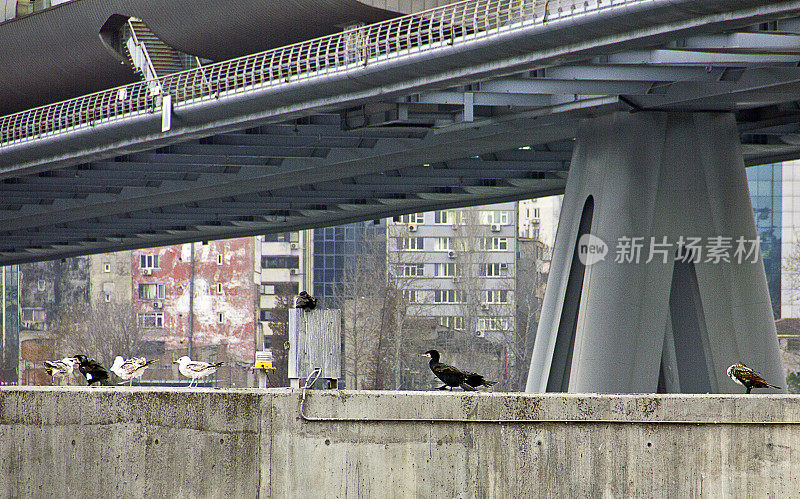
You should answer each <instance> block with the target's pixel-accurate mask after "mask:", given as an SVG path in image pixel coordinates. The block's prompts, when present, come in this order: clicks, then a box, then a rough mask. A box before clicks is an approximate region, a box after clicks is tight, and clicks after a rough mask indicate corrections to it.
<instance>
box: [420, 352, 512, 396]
mask: <svg viewBox="0 0 800 499" xmlns="http://www.w3.org/2000/svg"><path fill="white" fill-rule="evenodd" d="M423 355H425V356H426V357H428V358H430V359H431V361H430V363H429V365H430V368H431V371H433V374H434V375H435V376H436V377H437V378H439V379H440V380H442V381H443V382H444V385H442V386H440V387H439V388H438V389H439V390H445V389H447V388H448V387H450V388H455V387H457V386H459V387H461V388H462V389H463V390H466V391H470V392H471V391H475V388H477V387H479V386H487V387H489V386H492V385H494V384H495V383H497V382H496V381H486V380H485V379H483V376H481V375H480V374H477V373H473V372H470V371H462V370H460V369H457V368H455V367H453V366H451V365H448V364H444V363H442V362H439V352H437V351H436V350H428V351H427V352H425V353H424V354H423Z"/></svg>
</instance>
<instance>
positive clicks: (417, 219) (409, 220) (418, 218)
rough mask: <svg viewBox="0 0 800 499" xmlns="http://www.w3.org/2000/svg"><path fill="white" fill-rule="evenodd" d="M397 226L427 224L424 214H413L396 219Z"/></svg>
mask: <svg viewBox="0 0 800 499" xmlns="http://www.w3.org/2000/svg"><path fill="white" fill-rule="evenodd" d="M395 223H397V224H403V225H406V224H423V223H425V214H424V213H412V214H410V215H402V216H399V217H397V218H396V219H395Z"/></svg>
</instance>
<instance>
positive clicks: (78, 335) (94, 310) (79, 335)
mask: <svg viewBox="0 0 800 499" xmlns="http://www.w3.org/2000/svg"><path fill="white" fill-rule="evenodd" d="M48 329H49V330H50V331H51V333H52V335H53V337H54V339H55V348H54V350H55V353H56V355H57V356H60V357H66V356H72V355H77V354H83V355H86V356H87V357H90V358H94V359H96V360H97V361H98V362H100V363H101V364H103V365H104V366H106V367H110V366H111V364H112V363H113V361H114V357H116V356H117V355H122V356H123V357H125V358H128V357H131V356H134V355H136V354H137V353H138V352H139V348H140V344H141V341H142V336H143V330H142V329H140V328H139V326H138V324H137V323H136V314H135V312H134V310H133V307H132V306H131V304H130V303H100V304H90V305H80V306H77V305H76V306H71V307H68V308H66V309H63V311H62V312H61V313H60V314H58V316H57V317H55V319H54V320H53V321H51V323H50V324H49V327H48Z"/></svg>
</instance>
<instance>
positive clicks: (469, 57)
mask: <svg viewBox="0 0 800 499" xmlns="http://www.w3.org/2000/svg"><path fill="white" fill-rule="evenodd" d="M477 3H478V4H484V3H483V2H477ZM501 4H502V6H500V4H497V5H498V7H497V8H498V9H501V8H503V9H506V11H504V13H503V16H496V18H495V19H494V20H495V21H497V23H498V24H497V25H496V26H495V27H492V28H491V29H488V28H487V29H485V30H484V31H483V32H481V28H480V26H479V25H478V24H471V22H472V21H469V22H467V21H463V20H464V19H467V17H464V16H462V17H457V16H456V17H455V18H457V19H461V20H462V22H461V24H458V23H452V24H448V23H450V21H449V20H450V19H453V18H454V16H453V15H449V16H446V17H443V18H442V19H446V20H447V21H441V22H440V21H437V22H436V23H433V22H432V21H431V19H433V18H434V17H435V16H433V15H432V14H430V13H429V14H420V15H419V17H417V18H414V19H415V21H414V22H410V21H409V22H407V20H401V21H398V24H396V25H394V27H391V29H390V28H386V29H381V28H380V27H378V28H374V29H372V28H369V27H365V28H363V29H361V30H354V31H352V32H351V31H347V32H344V34H340V35H336V36H338V38H336V39H335V40H333V41H332V40H331V39H329V40H328V42H326V44H325V47H328V48H329V47H344V48H343V49H342V50H340V51H338V52H337V51H332V52H330V53H324V54H322V57H318V56H317V55H315V56H314V57H311V56H309V54H311V53H313V54H319V53H320V51H321V50H322V48H321V46H322V45H321V43H320V42H314V43H317V45H315V46H314V47H313V50H312V47H311V45H306V46H305V48H304V49H302V50H301V49H300V48H297V47H294V48H293V47H287V48H284V49H281V51H276V52H273V53H272V55H271V57H270V58H267V57H266V55H264V54H255V55H254V56H253V57H252V58H250V59H248V58H244V59H242V60H239V61H233V62H230V63H220V64H218V65H216V66H211V67H203V68H199V69H197V70H193V71H192V72H186V73H176V74H175V75H173V76H174V77H172V76H168V77H165V78H162V79H160V80H159V81H158V82H157V83H155V84H154V83H153V82H152V81H151V82H147V83H142V84H139V85H138V86H135V85H134V86H129V87H126V88H125V89H119V90H117V89H115V90H109V91H107V92H104V93H102V95H99V97H91V99H94V100H91V99H90V98H87V99H86V100H80V99H78V100H77V101H76V102H77V104H75V105H74V106H72V107H71V108H69V109H68V110H67V111H65V110H64V108H65V107H67V106H66V104H65V105H55V106H53V108H47V109H43V110H35V111H31V112H30V113H27V114H26V113H22V116H20V117H6V118H7V119H6V118H0V125H2V126H0V140H3V141H5V143H3V144H0V145H2V146H3V147H0V165H1V166H2V168H0V265H2V264H11V263H19V262H26V261H35V260H43V259H49V258H58V257H65V256H72V255H80V254H87V253H98V252H105V251H113V250H120V249H126V248H138V247H149V246H157V245H164V244H175V243H180V242H188V241H197V240H205V239H215V238H225V237H236V236H246V235H255V234H266V233H270V232H279V231H286V230H297V229H305V228H311V227H318V226H330V225H336V224H341V223H345V222H351V221H357V220H368V219H375V218H380V217H386V216H392V215H398V214H403V213H410V212H418V211H427V210H432V209H446V208H449V207H458V206H466V205H477V204H488V203H492V202H500V201H510V200H517V199H525V198H532V197H538V196H544V195H549V194H557V193H561V192H564V191H565V189H566V200H565V204H564V216H563V217H562V221H561V224H560V228H559V234H558V240H557V243H556V248H555V255H554V257H553V272H552V274H551V282H550V283H549V285H548V290H547V295H546V298H545V306H544V310H543V314H542V320H541V323H540V331H539V338H537V342H536V346H535V352H534V359H533V363H532V371H531V377H530V378H529V384H528V389H529V390H533V391H597V392H638V391H644V392H651V391H656V390H661V391H683V392H691V391H700V392H702V391H712V392H721V391H722V392H724V391H731V390H734V389H735V388H736V386H735V385H733V384H732V382H728V381H727V380H725V378H724V376H723V374H722V372H723V371H724V367H726V365H728V364H730V363H733V362H735V361H743V362H745V363H748V364H752V365H753V367H756V368H758V369H759V370H761V371H762V372H763V373H764V374H765V375H766V376H767V377H768V378H769V379H776V380H777V379H780V377H779V375H780V360H779V358H778V356H777V345H776V344H775V334H774V325H773V324H772V318H771V314H770V312H769V297H768V295H767V292H766V284H765V277H764V270H763V265H762V264H761V262H760V261H757V262H756V263H752V264H736V265H734V264H732V263H730V262H722V263H719V262H712V263H707V262H705V261H702V262H691V263H692V264H689V263H687V262H679V263H675V262H674V260H670V261H669V262H668V263H664V264H661V265H655V264H652V263H645V264H635V263H631V264H615V262H614V261H613V260H611V261H605V262H600V263H596V264H594V265H592V266H583V262H581V261H580V258H579V244H577V243H579V242H580V240H581V237H580V236H582V235H595V236H596V237H599V238H600V239H602V240H604V241H605V243H607V244H609V245H613V244H615V243H616V242H617V241H618V240H619V239H620V238H624V237H629V238H633V237H641V238H643V240H644V241H645V242H650V240H651V239H650V238H658V239H659V240H660V238H661V237H668V238H669V239H670V242H672V243H674V242H676V241H677V238H680V237H681V236H683V237H700V238H703V239H704V241H708V240H710V239H711V238H715V237H730V238H732V240H733V241H736V239H737V238H739V237H743V238H745V239H747V240H752V239H754V238H755V237H756V236H755V229H754V223H753V216H752V209H751V207H750V204H749V198H748V196H747V188H746V183H745V181H744V166H746V165H753V164H762V163H767V162H774V161H781V160H786V159H795V158H798V157H800V101H799V100H798V98H797V96H798V95H800V69H798V66H799V65H800V48H798V47H800V22H798V20H797V19H788V20H786V19H783V18H785V17H788V16H792V15H794V16H796V15H798V14H800V2H798V1H775V2H772V3H770V4H769V5H766V4H764V2H760V1H755V0H725V1H722V0H671V1H653V2H627V3H626V2H622V3H620V4H614V5H612V6H608V5H606V4H605V3H603V7H602V8H600V7H597V6H598V5H599V2H598V3H592V2H576V8H577V9H583V8H585V7H586V6H588V5H590V4H592V5H594V6H595V7H597V10H596V11H592V12H585V13H583V12H582V13H579V14H569V16H567V14H565V16H566V17H564V18H562V19H556V20H553V19H551V18H550V17H549V13H547V12H545V13H544V14H541V13H539V14H537V12H536V10H535V8H534V9H533V10H531V11H525V9H524V8H523V9H519V8H518V7H519V6H523V7H524V6H525V5H527V4H526V3H525V2H522V3H519V4H517V3H516V2H501ZM534 4H535V3H534ZM534 4H531V5H534ZM454 5H455V7H454V8H455V9H456V10H457V9H462V10H463V9H464V8H465V6H468V5H471V4H468V3H465V4H454ZM543 7H544V10H545V11H546V10H547V2H545V3H544V5H543ZM679 7H680V8H679ZM514 9H516V10H514ZM447 12H448V13H451V14H452V12H451V11H449V10H448V11H447ZM470 12H472V11H470ZM514 12H527V14H525V15H526V16H527V17H525V16H522V17H518V18H515V17H513V16H514V15H515V14H514ZM560 12H561V11H560V10H559V11H558V12H557V14H554V15H559V16H560V15H561V13H560ZM567 12H570V11H567ZM462 14H463V12H462ZM528 14H530V15H528ZM537 16H538V17H537ZM437 19H438V18H437ZM498 19H501V20H502V19H506V20H508V22H507V23H506V24H502V22H501V21H498ZM503 22H505V21H503ZM403 23H405V24H403ZM425 23H427V24H425ZM515 23H516V24H515ZM412 25H413V26H422V25H424V26H428V27H429V28H430V30H429V31H425V32H424V33H423V34H424V35H425V36H416V37H415V38H410V37H406V38H399V39H398V41H397V43H394V42H392V43H384V44H383V45H381V44H380V43H378V42H380V41H386V40H383V39H381V38H380V37H382V36H385V37H388V38H391V36H393V35H392V34H393V33H399V32H400V31H401V30H405V29H406V27H408V26H412ZM409 29H410V28H409ZM404 33H405V31H404ZM715 33H717V34H715ZM370 37H372V38H370ZM448 37H450V38H448ZM373 41H374V42H375V46H371V45H370V44H371V43H372V42H373ZM390 41H391V40H390ZM401 42H402V43H401ZM309 43H312V42H309ZM354 44H355V46H356V50H352V47H353V46H354ZM362 44H363V45H362ZM414 44H416V45H414ZM348 47H349V48H348ZM393 51H394V52H393ZM276 54H277V55H276ZM272 61H277V62H276V63H275V64H274V66H273V65H270V64H272ZM287 61H288V62H287ZM156 87H157V88H156ZM154 89H156V90H158V91H157V92H152V90H154ZM123 90H124V91H123ZM129 91H130V93H129ZM134 92H137V93H136V94H135V96H136V97H135V98H134V97H132V96H131V95H134ZM162 92H164V93H169V94H170V97H174V98H175V102H174V107H172V104H170V103H171V102H173V101H172V100H171V99H162V97H161V96H162V95H163V94H162ZM181 99H182V100H181ZM93 102H98V103H101V104H100V105H98V106H96V108H90V109H87V110H85V112H84V108H83V107H81V106H82V105H83V104H86V103H93ZM87 107H88V104H87ZM120 109H122V111H119V110H120ZM37 113H38V114H37ZM60 113H66V114H68V115H69V116H68V117H69V120H67V121H66V122H67V123H68V125H64V124H63V123H64V122H63V121H58V119H57V118H53V119H52V122H47V123H45V124H44V125H42V124H41V123H40V118H43V119H45V120H47V119H50V117H51V116H55V117H60V116H62V114H60ZM94 113H96V114H94ZM95 116H99V117H97V118H96V117H95ZM12 118H13V119H12ZM159 130H160V132H159ZM576 137H577V140H576ZM570 165H571V166H570ZM568 171H569V173H570V175H569V181H567V172H568ZM698 180H702V181H703V182H700V181H698ZM677 250H678V251H683V249H681V248H678V249H677ZM680 254H681V253H680V252H679V253H677V254H676V256H678V255H680ZM612 256H614V255H612Z"/></svg>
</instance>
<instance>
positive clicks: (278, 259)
mask: <svg viewBox="0 0 800 499" xmlns="http://www.w3.org/2000/svg"><path fill="white" fill-rule="evenodd" d="M261 268H264V269H299V268H300V257H299V256H262V257H261Z"/></svg>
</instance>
